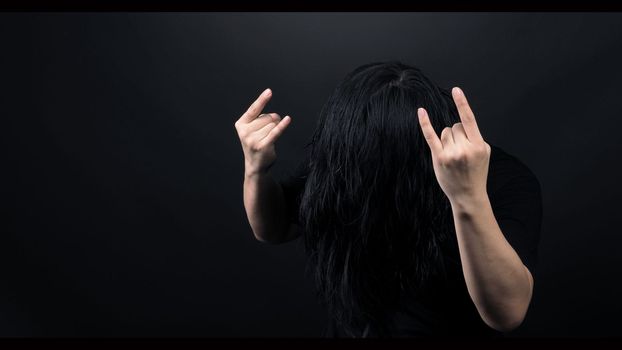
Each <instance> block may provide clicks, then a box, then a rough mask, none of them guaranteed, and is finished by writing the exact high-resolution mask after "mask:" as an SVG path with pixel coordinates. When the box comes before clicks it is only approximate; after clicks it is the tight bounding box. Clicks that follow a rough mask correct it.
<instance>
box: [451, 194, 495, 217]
mask: <svg viewBox="0 0 622 350" xmlns="http://www.w3.org/2000/svg"><path fill="white" fill-rule="evenodd" d="M449 203H450V204H451V208H452V210H453V212H454V213H455V214H461V215H470V214H474V213H476V212H479V211H481V210H483V209H486V208H488V207H490V199H489V198H488V192H486V191H485V190H484V191H480V192H477V193H472V194H468V195H462V196H454V197H449Z"/></svg>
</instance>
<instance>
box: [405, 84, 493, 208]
mask: <svg viewBox="0 0 622 350" xmlns="http://www.w3.org/2000/svg"><path fill="white" fill-rule="evenodd" d="M451 94H452V96H453V99H454V102H455V103H456V107H457V108H458V113H459V114H460V120H461V123H456V124H454V125H453V126H452V127H446V128H444V129H443V131H442V132H441V137H440V139H439V138H438V136H437V135H436V132H435V131H434V129H433V128H432V124H431V123H430V118H429V116H428V113H427V112H426V110H425V109H423V108H419V109H418V111H417V114H418V116H419V124H420V125H421V130H422V132H423V136H424V137H425V139H426V141H427V143H428V146H430V150H431V151H432V163H433V166H434V173H435V174H436V179H437V180H438V183H439V185H440V186H441V189H442V190H443V192H445V195H447V197H448V198H449V200H450V202H452V203H454V202H456V201H460V202H462V201H469V200H470V199H472V198H481V197H482V196H484V195H487V192H486V180H487V178H488V163H489V161H490V152H491V148H490V145H489V144H487V143H486V142H485V141H484V139H483V138H482V135H481V134H480V132H479V128H478V127H477V123H476V121H475V116H474V115H473V111H471V107H469V103H468V102H467V99H466V97H465V96H464V93H463V92H462V90H461V89H460V88H457V87H455V88H453V89H452V90H451Z"/></svg>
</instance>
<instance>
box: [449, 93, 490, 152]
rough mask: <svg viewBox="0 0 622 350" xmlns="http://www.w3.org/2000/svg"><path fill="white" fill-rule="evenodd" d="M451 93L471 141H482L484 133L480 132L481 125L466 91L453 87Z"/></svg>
mask: <svg viewBox="0 0 622 350" xmlns="http://www.w3.org/2000/svg"><path fill="white" fill-rule="evenodd" d="M451 95H452V96H453V98H454V102H455V103H456V107H457V108H458V114H460V120H461V121H462V126H464V131H465V132H466V134H467V138H468V139H469V141H482V140H483V138H482V134H481V133H480V132H479V127H478V126H477V122H476V121H475V114H473V111H472V110H471V107H470V106H469V102H467V99H466V96H464V92H463V91H462V90H461V89H460V88H459V87H455V88H453V89H451Z"/></svg>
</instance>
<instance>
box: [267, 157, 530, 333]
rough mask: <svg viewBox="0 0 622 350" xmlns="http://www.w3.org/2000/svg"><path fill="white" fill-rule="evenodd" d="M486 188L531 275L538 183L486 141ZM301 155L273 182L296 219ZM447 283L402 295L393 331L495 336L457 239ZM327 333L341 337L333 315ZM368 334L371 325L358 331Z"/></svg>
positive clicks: (302, 167)
mask: <svg viewBox="0 0 622 350" xmlns="http://www.w3.org/2000/svg"><path fill="white" fill-rule="evenodd" d="M491 148H492V151H491V156H490V163H489V164H490V165H489V170H488V180H487V190H488V196H489V198H490V203H491V205H492V209H493V213H494V215H495V218H496V220H497V223H498V224H499V227H500V228H501V231H502V232H503V234H504V236H505V238H506V239H507V241H508V242H509V243H510V245H511V246H512V247H513V248H514V250H516V252H517V253H518V255H519V256H520V258H521V260H522V261H523V264H525V266H526V267H527V268H528V269H529V271H530V272H531V273H532V275H534V277H535V269H536V262H537V261H536V260H537V246H538V241H539V237H540V226H541V221H542V197H541V193H540V184H539V182H538V180H537V178H536V177H535V175H534V174H533V173H532V172H531V171H530V170H529V168H528V167H527V166H526V165H525V164H523V163H522V162H521V161H520V160H518V159H517V158H516V157H514V156H512V155H510V154H508V153H506V152H505V151H503V150H502V149H501V148H499V147H497V146H494V145H491ZM307 173H308V166H307V160H305V161H303V162H301V163H300V165H299V166H298V167H297V168H296V169H295V170H294V172H293V173H292V174H290V176H287V177H285V178H283V179H281V180H280V181H279V182H280V184H281V186H282V188H283V192H284V195H285V198H286V202H287V208H288V215H289V218H290V220H291V221H292V222H294V223H297V222H298V220H297V219H298V218H297V212H298V207H299V204H300V195H301V193H302V191H303V190H304V186H305V180H306V174H307ZM445 259H446V261H448V262H449V264H447V266H448V269H447V277H448V283H445V284H443V287H442V288H439V289H438V290H435V292H434V293H431V294H430V295H428V296H427V297H418V298H416V299H415V298H414V297H412V296H409V295H403V297H402V298H403V299H402V301H401V302H400V305H402V308H401V309H400V310H399V312H397V313H395V314H394V315H393V320H394V322H395V324H396V325H397V329H398V331H397V334H392V336H395V337H416V336H430V335H440V336H499V335H501V333H500V332H497V331H495V330H493V329H492V328H490V327H488V326H487V325H486V324H485V323H484V322H483V321H482V319H481V317H480V316H479V314H478V312H477V309H476V307H475V304H474V303H473V301H472V300H471V298H470V296H469V294H468V291H467V288H466V282H465V280H464V275H463V273H462V265H461V262H460V255H459V250H458V246H457V243H456V242H455V241H454V243H453V244H452V245H451V246H450V248H449V249H448V250H446V253H445ZM324 335H325V336H327V337H345V335H344V334H343V333H340V331H339V328H338V327H337V326H336V323H335V322H334V320H331V322H330V324H329V325H328V326H327V327H326V329H325V333H324ZM363 335H364V336H367V337H374V336H375V334H374V331H373V329H368V330H367V332H365V334H361V336H363Z"/></svg>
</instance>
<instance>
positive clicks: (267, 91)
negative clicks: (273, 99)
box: [263, 88, 272, 95]
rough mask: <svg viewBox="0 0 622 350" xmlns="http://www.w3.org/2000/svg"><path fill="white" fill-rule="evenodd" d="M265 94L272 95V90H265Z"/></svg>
mask: <svg viewBox="0 0 622 350" xmlns="http://www.w3.org/2000/svg"><path fill="white" fill-rule="evenodd" d="M263 93H264V94H266V95H268V94H271V93H272V90H270V88H267V89H265V90H264V92H263Z"/></svg>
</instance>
